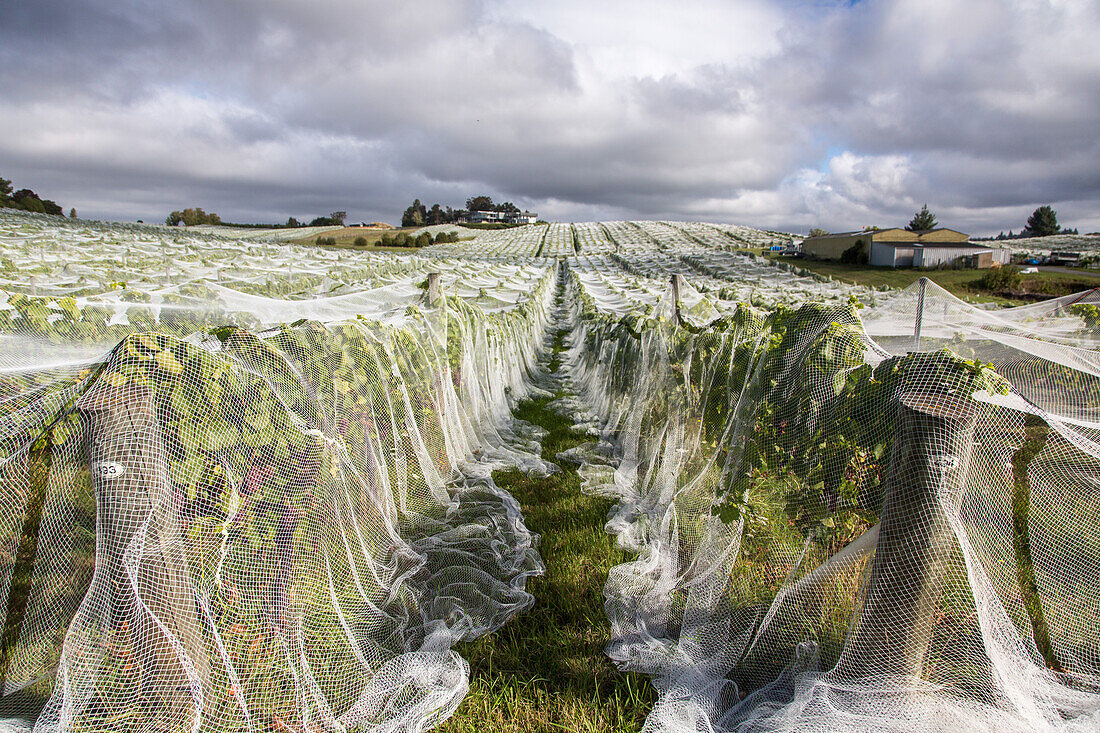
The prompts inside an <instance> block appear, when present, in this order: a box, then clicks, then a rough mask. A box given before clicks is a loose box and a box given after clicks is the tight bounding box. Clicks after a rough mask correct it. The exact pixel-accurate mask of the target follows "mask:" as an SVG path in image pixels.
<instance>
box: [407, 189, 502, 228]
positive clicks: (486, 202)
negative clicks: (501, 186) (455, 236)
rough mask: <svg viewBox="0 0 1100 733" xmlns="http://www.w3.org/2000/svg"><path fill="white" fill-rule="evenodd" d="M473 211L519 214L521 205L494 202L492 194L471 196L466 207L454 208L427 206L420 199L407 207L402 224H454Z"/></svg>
mask: <svg viewBox="0 0 1100 733" xmlns="http://www.w3.org/2000/svg"><path fill="white" fill-rule="evenodd" d="M471 211H499V212H501V213H503V214H518V213H520V212H519V207H517V206H516V205H515V204H513V203H512V202H511V201H505V202H504V203H503V204H494V203H493V199H492V197H490V196H471V197H470V198H468V199H466V208H465V209H452V208H451V207H450V206H447V207H442V206H440V205H439V204H432V205H431V207H430V208H429V207H426V206H424V204H422V203H420V199H416V200H414V201H413V202H412V206H410V207H409V208H407V209H405V213H404V214H402V215H401V226H403V227H422V226H432V225H435V224H453V223H455V222H456V221H459V220H460V219H465V218H466V217H467V216H469V214H470V212H471Z"/></svg>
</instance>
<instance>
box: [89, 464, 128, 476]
mask: <svg viewBox="0 0 1100 733" xmlns="http://www.w3.org/2000/svg"><path fill="white" fill-rule="evenodd" d="M92 471H93V473H95V475H96V476H98V477H99V478H115V477H116V476H121V475H122V474H124V473H126V466H123V465H122V464H121V463H115V462H114V461H102V462H100V463H97V464H95V466H93V467H92Z"/></svg>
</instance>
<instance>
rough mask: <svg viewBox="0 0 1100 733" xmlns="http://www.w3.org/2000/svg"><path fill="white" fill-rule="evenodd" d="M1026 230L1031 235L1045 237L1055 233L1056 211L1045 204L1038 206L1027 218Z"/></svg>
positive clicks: (1057, 230)
mask: <svg viewBox="0 0 1100 733" xmlns="http://www.w3.org/2000/svg"><path fill="white" fill-rule="evenodd" d="M1027 232H1028V234H1030V235H1031V236H1033V237H1046V236H1049V235H1051V234H1057V233H1058V232H1059V228H1058V212H1056V211H1055V210H1054V209H1052V208H1050V207H1049V206H1047V205H1045V204H1044V205H1043V206H1040V207H1039V208H1038V209H1036V210H1035V211H1033V212H1032V214H1031V216H1029V217H1028V218H1027Z"/></svg>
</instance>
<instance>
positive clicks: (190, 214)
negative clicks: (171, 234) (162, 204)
mask: <svg viewBox="0 0 1100 733" xmlns="http://www.w3.org/2000/svg"><path fill="white" fill-rule="evenodd" d="M164 223H165V224H167V225H168V226H170V227H178V226H179V225H181V224H182V225H183V226H185V227H193V226H198V225H199V224H221V223H222V218H221V217H220V216H218V215H217V214H215V213H213V212H211V213H209V214H207V213H206V212H205V211H203V210H202V209H201V208H193V209H184V210H183V211H173V212H172V213H171V214H169V215H168V217H167V218H166V219H165V220H164Z"/></svg>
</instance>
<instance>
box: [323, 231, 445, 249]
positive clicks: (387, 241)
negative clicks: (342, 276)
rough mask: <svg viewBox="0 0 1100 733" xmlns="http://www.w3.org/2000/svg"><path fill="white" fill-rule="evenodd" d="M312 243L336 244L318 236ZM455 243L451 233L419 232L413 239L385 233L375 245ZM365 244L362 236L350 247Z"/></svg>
mask: <svg viewBox="0 0 1100 733" xmlns="http://www.w3.org/2000/svg"><path fill="white" fill-rule="evenodd" d="M314 241H315V243H316V244H320V245H322V246H324V245H328V246H330V247H331V246H333V245H335V244H336V237H326V236H320V237H317V239H316V240H314ZM345 241H346V240H345ZM457 241H458V235H457V234H455V233H453V232H439V233H438V234H436V235H435V236H434V237H433V236H432V235H431V234H429V233H428V232H421V233H420V234H418V235H417V236H415V237H414V236H412V235H411V234H409V233H408V232H397V233H396V234H390V233H388V232H387V233H386V234H383V235H382V237H381V238H380V239H379V240H378V242H377V245H378V246H379V247H427V246H428V245H430V244H447V243H451V242H457ZM367 244H369V242H368V241H367V238H366V237H364V236H362V235H360V236H358V237H356V238H355V239H354V240H353V241H352V245H354V246H356V247H366V246H367Z"/></svg>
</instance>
